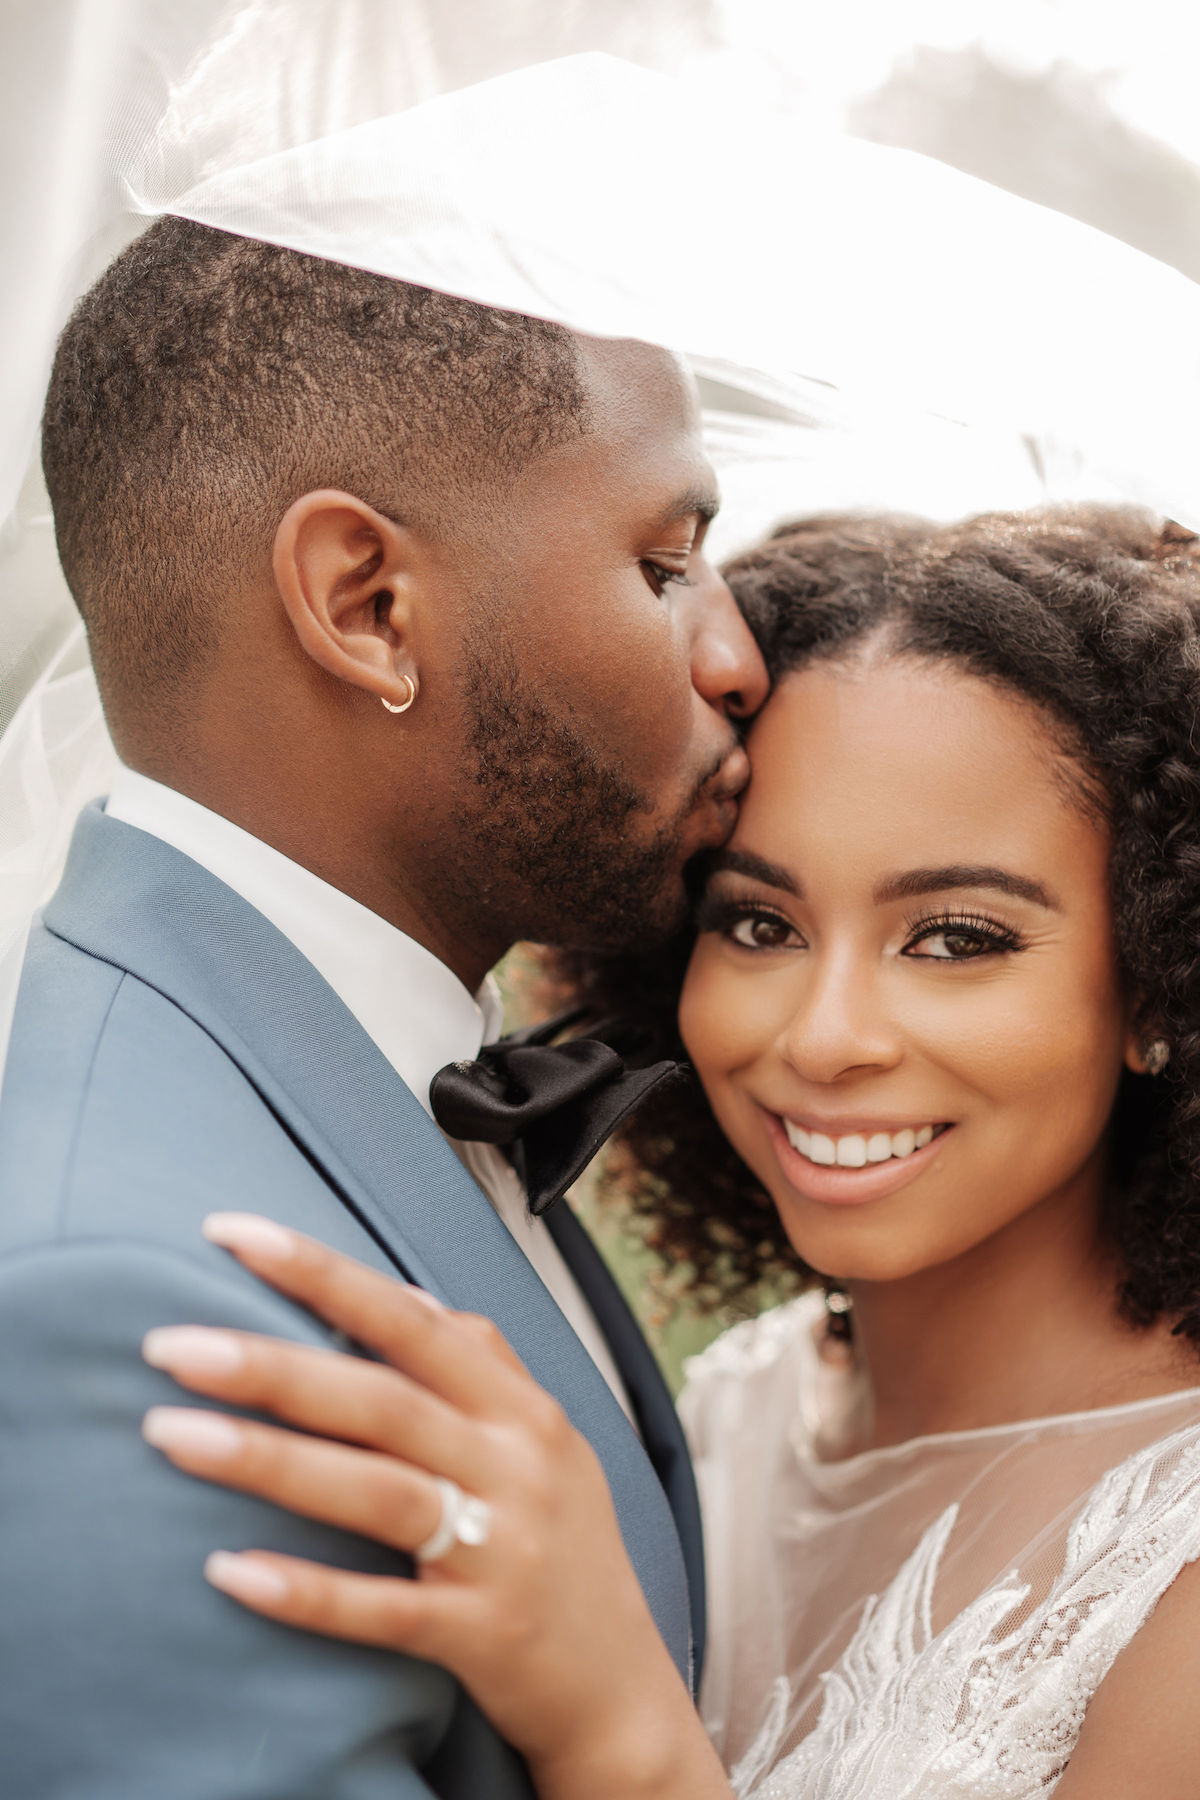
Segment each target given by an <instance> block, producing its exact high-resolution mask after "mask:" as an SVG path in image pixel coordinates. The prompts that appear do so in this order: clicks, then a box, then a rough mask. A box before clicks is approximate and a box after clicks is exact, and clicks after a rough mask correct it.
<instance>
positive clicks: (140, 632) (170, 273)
mask: <svg viewBox="0 0 1200 1800" xmlns="http://www.w3.org/2000/svg"><path fill="white" fill-rule="evenodd" d="M585 427H586V391H585V384H584V377H583V371H582V364H581V359H580V356H579V352H578V346H577V340H576V339H575V338H574V336H573V334H572V333H571V332H569V331H567V330H565V329H564V328H563V327H562V326H557V325H552V324H548V323H546V322H544V321H541V320H537V319H532V318H527V317H525V316H524V315H522V314H520V313H508V312H501V311H497V310H494V309H492V308H490V307H485V306H478V305H475V304H473V303H472V302H470V301H467V300H460V299H457V298H454V297H452V296H450V295H447V294H441V293H436V292H433V291H431V290H430V289H427V288H421V287H415V286H412V285H409V284H406V283H403V282H398V281H393V280H390V279H388V278H387V277H385V276H380V275H373V274H368V273H366V272H364V271H363V270H360V269H352V268H348V267H346V266H345V265H344V264H341V263H336V262H329V261H326V260H324V259H322V258H320V257H315V256H306V255H301V254H300V253H298V252H296V251H293V250H285V249H280V248H278V247H277V246H275V245H271V244H265V243H260V242H259V241H257V240H255V239H251V238H242V237H235V236H233V235H231V234H230V233H228V232H224V231H216V230H213V229H212V228H210V227H208V226H203V225H197V224H194V223H192V222H191V221H190V220H186V219H179V218H173V217H168V218H165V219H161V220H159V221H158V222H157V223H156V224H154V225H152V226H151V227H150V229H149V230H148V231H146V232H145V233H144V234H143V235H142V236H141V237H139V238H138V239H136V240H135V242H134V243H133V244H131V245H130V246H129V247H128V249H126V250H125V251H124V252H123V253H122V255H120V256H119V257H118V258H117V260H116V261H115V262H114V263H113V264H112V265H111V266H110V267H109V269H108V270H107V271H106V272H105V274H104V275H103V276H102V277H101V278H100V280H99V281H98V282H97V283H96V285H95V286H94V287H93V288H92V289H91V290H90V292H89V293H87V294H86V295H85V296H84V298H83V299H82V300H81V301H80V303H79V305H78V306H77V307H76V309H75V311H74V313H73V315H72V317H71V319H70V320H69V322H68V324H67V326H66V328H65V330H64V331H63V334H62V337H61V339H60V340H59V346H58V353H57V356H56V359H55V363H54V370H53V374H52V376H51V380H50V388H49V392H48V395H47V399H46V408H45V414H44V418H43V429H42V461H43V467H44V469H45V474H46V483H47V487H48V489H49V493H50V499H51V502H52V504H53V508H54V522H55V530H56V533H57V538H58V547H59V555H60V557H61V560H62V565H63V569H64V571H65V573H66V577H67V581H68V583H69V585H70V587H71V591H72V593H73V594H74V596H75V600H76V603H77V604H78V606H79V609H80V611H81V613H82V614H83V617H84V621H85V623H86V625H87V627H88V634H89V637H90V639H91V645H92V654H93V658H94V660H95V663H96V668H97V673H98V675H99V677H100V681H101V686H102V688H104V689H105V690H106V692H107V693H108V694H109V695H110V696H115V695H116V694H117V693H126V694H129V695H130V696H145V697H146V698H147V699H149V698H150V697H151V695H152V693H153V692H154V691H155V690H157V691H159V692H162V691H163V690H164V689H167V690H169V689H171V688H172V687H178V686H179V685H180V684H181V683H182V682H183V681H184V680H185V679H186V678H187V677H188V676H189V675H194V673H195V672H196V670H197V668H198V667H199V666H200V665H201V664H202V662H203V659H204V657H205V655H206V653H207V652H208V651H209V649H210V648H211V646H212V645H213V644H214V642H215V641H216V639H217V635H218V633H219V631H220V624H221V617H220V613H221V596H222V593H223V592H224V593H228V592H229V591H230V588H231V587H232V586H233V584H234V583H235V582H236V581H239V580H242V581H244V579H245V577H246V574H247V573H248V572H249V573H250V574H252V575H253V574H254V573H255V572H258V571H266V570H267V569H269V559H270V554H271V546H272V542H273V539H274V533H275V528H276V526H277V524H278V522H279V519H280V518H281V517H282V516H283V514H284V513H285V512H286V511H287V508H288V507H289V506H290V505H291V503H292V501H294V500H296V499H298V498H299V496H300V495H301V494H304V493H308V492H311V491H312V490H313V489H316V488H322V487H333V488H342V489H345V490H347V491H349V492H351V493H353V494H355V495H356V496H357V497H358V498H359V499H361V500H365V501H366V502H367V503H368V504H369V505H371V506H373V507H374V508H376V510H377V511H379V512H381V513H383V514H385V515H386V516H387V517H389V518H392V519H395V520H397V521H399V522H401V523H404V524H407V525H411V526H413V527H415V528H417V529H425V530H433V531H435V532H439V531H440V532H442V533H443V534H444V533H445V532H446V531H447V530H448V529H449V528H450V527H451V526H452V525H453V523H454V522H455V521H456V520H459V519H461V518H462V516H463V515H464V514H467V513H469V510H470V503H471V500H472V497H473V496H477V495H478V494H479V493H480V491H481V489H483V490H486V489H487V488H488V487H489V486H491V487H497V486H500V485H501V484H502V482H503V480H504V478H505V477H506V476H508V475H511V474H512V473H514V472H516V471H517V470H519V469H520V468H521V467H522V466H524V464H526V463H527V462H528V461H529V460H530V459H531V458H533V457H535V456H537V455H539V454H541V453H543V452H545V451H546V450H549V449H552V448H553V447H555V446H556V445H557V444H559V443H561V442H565V441H566V440H567V439H569V438H570V437H572V436H577V435H578V434H579V433H580V432H581V431H583V430H584V429H585Z"/></svg>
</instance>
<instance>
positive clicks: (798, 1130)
mask: <svg viewBox="0 0 1200 1800" xmlns="http://www.w3.org/2000/svg"><path fill="white" fill-rule="evenodd" d="M783 1128H784V1130H785V1131H786V1133H787V1138H788V1142H789V1144H791V1146H792V1148H793V1149H795V1150H798V1151H799V1152H800V1154H801V1156H806V1157H807V1158H808V1160H809V1162H814V1163H820V1164H822V1165H823V1166H824V1167H826V1168H832V1167H833V1166H834V1165H835V1164H836V1165H837V1167H838V1168H839V1169H861V1168H863V1167H864V1165H865V1164H867V1163H882V1162H888V1161H889V1160H890V1159H891V1158H892V1157H898V1158H903V1157H905V1156H911V1155H912V1153H913V1151H914V1150H923V1149H924V1148H925V1146H926V1144H929V1143H932V1141H933V1133H934V1127H933V1126H932V1125H922V1126H921V1128H920V1130H919V1131H917V1130H914V1129H913V1127H912V1126H910V1125H906V1126H905V1127H904V1129H903V1131H895V1132H887V1131H873V1132H872V1133H871V1135H870V1137H864V1136H862V1135H861V1134H860V1133H859V1132H851V1133H850V1134H849V1135H848V1136H846V1137H840V1138H831V1137H826V1136H825V1134H824V1132H821V1131H805V1129H804V1127H803V1125H793V1123H792V1121H791V1120H790V1119H785V1120H784V1121H783Z"/></svg>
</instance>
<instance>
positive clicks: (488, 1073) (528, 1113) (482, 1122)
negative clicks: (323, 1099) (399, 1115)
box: [429, 1013, 680, 1218]
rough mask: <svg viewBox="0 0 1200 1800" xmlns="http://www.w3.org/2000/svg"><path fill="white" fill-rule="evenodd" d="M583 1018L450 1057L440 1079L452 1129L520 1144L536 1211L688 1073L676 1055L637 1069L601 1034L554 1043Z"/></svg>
mask: <svg viewBox="0 0 1200 1800" xmlns="http://www.w3.org/2000/svg"><path fill="white" fill-rule="evenodd" d="M579 1017H580V1015H579V1014H577V1013H572V1014H568V1015H566V1016H564V1017H562V1018H558V1019H551V1020H549V1021H548V1023H547V1024H545V1025H537V1026H532V1027H531V1028H529V1029H528V1030H526V1031H518V1032H514V1033H513V1035H512V1036H511V1037H506V1038H504V1039H502V1040H501V1042H500V1043H498V1044H488V1045H486V1046H485V1047H484V1049H483V1050H481V1051H480V1053H479V1057H478V1060H477V1061H476V1062H455V1063H447V1065H446V1067H445V1068H444V1069H439V1070H438V1073H437V1074H436V1075H435V1076H434V1078H433V1081H432V1082H431V1083H430V1088H429V1100H430V1104H431V1106H432V1107H433V1116H434V1118H435V1119H436V1120H437V1122H438V1124H439V1125H440V1126H441V1128H442V1130H443V1131H445V1132H448V1133H449V1135H450V1136H451V1137H454V1138H463V1139H466V1140H467V1141H468V1142H471V1143H484V1144H507V1145H509V1146H510V1147H511V1148H510V1155H512V1158H513V1162H514V1164H515V1166H516V1169H517V1172H518V1174H519V1175H520V1176H521V1177H522V1179H523V1180H524V1183H525V1191H526V1193H527V1194H528V1196H529V1210H530V1212H531V1213H532V1214H533V1215H534V1217H535V1218H540V1217H541V1215H542V1214H543V1213H545V1212H548V1211H549V1210H550V1208H551V1207H552V1206H553V1205H554V1203H555V1201H556V1200H560V1199H561V1198H562V1196H563V1194H565V1193H566V1191H567V1189H568V1188H569V1187H570V1185H571V1183H572V1182H573V1181H575V1180H576V1179H577V1178H578V1176H579V1175H581V1174H582V1173H583V1170H584V1169H585V1168H586V1167H587V1165H588V1163H590V1162H591V1160H592V1158H593V1156H595V1154H596V1152H597V1151H598V1150H599V1149H600V1147H601V1145H602V1144H603V1143H604V1142H605V1140H606V1139H607V1138H609V1137H611V1136H612V1134H613V1132H614V1131H615V1130H616V1129H617V1126H618V1125H619V1124H620V1123H621V1121H622V1120H623V1119H625V1118H627V1117H628V1115H629V1114H630V1113H631V1112H632V1111H633V1110H634V1108H635V1107H637V1106H640V1105H641V1103H642V1101H643V1100H644V1099H645V1098H646V1097H647V1095H648V1094H650V1093H652V1092H653V1091H654V1089H655V1088H657V1087H661V1086H662V1084H663V1083H664V1082H665V1081H670V1080H672V1079H673V1078H674V1077H675V1076H677V1075H678V1074H679V1072H680V1064H678V1063H674V1062H658V1063H653V1064H652V1065H651V1066H650V1067H649V1068H646V1069H628V1068H626V1066H625V1063H624V1060H623V1058H622V1057H621V1056H620V1055H618V1053H617V1051H616V1050H614V1049H613V1047H612V1046H611V1044H607V1043H604V1042H602V1041H601V1040H600V1039H599V1038H596V1037H586V1038H572V1039H570V1040H569V1041H568V1042H567V1043H565V1044H552V1043H551V1042H549V1040H550V1039H551V1038H553V1037H557V1036H558V1035H559V1034H560V1033H561V1032H562V1031H564V1030H566V1029H567V1028H569V1026H570V1025H571V1024H572V1023H574V1022H576V1021H577V1020H578V1018H579ZM600 1029H601V1030H604V1029H606V1027H600Z"/></svg>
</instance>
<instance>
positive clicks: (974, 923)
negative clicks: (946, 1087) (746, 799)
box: [695, 893, 1026, 963]
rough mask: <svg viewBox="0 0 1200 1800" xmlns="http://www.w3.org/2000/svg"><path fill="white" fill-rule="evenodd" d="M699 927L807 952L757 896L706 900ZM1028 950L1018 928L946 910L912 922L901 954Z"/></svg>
mask: <svg viewBox="0 0 1200 1800" xmlns="http://www.w3.org/2000/svg"><path fill="white" fill-rule="evenodd" d="M695 926H696V931H697V934H703V933H706V932H714V933H716V934H718V935H719V936H721V937H723V938H725V940H726V941H727V942H728V943H731V944H736V945H737V946H738V948H739V949H742V950H749V951H770V950H796V949H804V948H805V939H804V937H803V935H802V934H801V933H800V932H799V931H798V930H797V929H796V926H795V925H794V924H793V923H792V921H791V920H790V919H789V918H788V917H787V916H786V914H785V913H783V912H781V911H780V910H779V908H778V907H776V906H773V905H771V904H770V902H768V901H764V900H759V899H756V898H755V897H753V896H752V895H739V896H736V897H735V896H733V895H726V894H720V893H708V894H704V895H702V896H701V898H700V900H699V902H698V904H697V908H696V919H695ZM1025 947H1026V940H1025V938H1024V937H1023V936H1022V935H1021V933H1020V932H1019V931H1017V930H1016V929H1015V927H1013V926H1012V925H1007V924H1005V923H1004V921H1003V920H1001V919H996V918H993V917H992V916H991V914H989V913H984V912H962V911H957V912H948V911H941V912H925V913H922V914H921V915H920V916H919V917H918V918H915V919H909V920H907V921H906V923H905V940H904V944H903V946H902V949H901V952H900V953H901V955H902V956H906V957H909V958H910V959H912V960H914V961H925V962H941V963H964V962H978V961H979V960H980V958H982V957H987V956H1004V955H1012V954H1014V953H1015V952H1017V951H1020V950H1024V949H1025Z"/></svg>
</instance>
